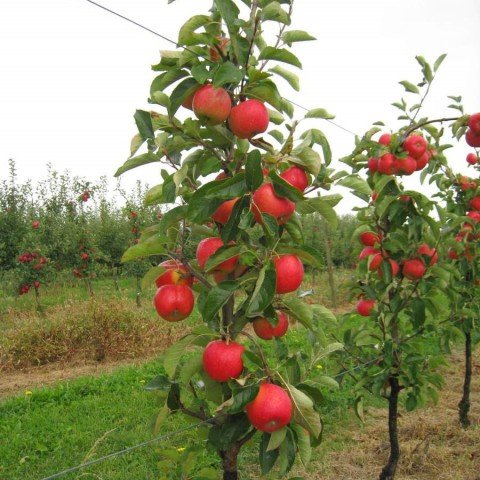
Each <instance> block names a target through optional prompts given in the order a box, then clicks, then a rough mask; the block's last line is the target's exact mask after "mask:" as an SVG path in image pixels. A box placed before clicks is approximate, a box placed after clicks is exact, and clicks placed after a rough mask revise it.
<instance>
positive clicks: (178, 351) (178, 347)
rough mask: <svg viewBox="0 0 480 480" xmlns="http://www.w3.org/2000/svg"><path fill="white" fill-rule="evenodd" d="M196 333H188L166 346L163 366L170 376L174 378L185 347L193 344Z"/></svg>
mask: <svg viewBox="0 0 480 480" xmlns="http://www.w3.org/2000/svg"><path fill="white" fill-rule="evenodd" d="M197 337H198V335H194V334H189V335H186V336H185V337H183V338H182V339H180V340H178V341H177V342H176V343H174V344H173V345H171V346H170V347H168V348H167V349H166V350H165V352H164V357H163V367H164V368H165V372H166V373H167V375H168V376H169V377H170V378H175V372H176V370H177V366H178V364H179V363H180V359H181V358H182V356H183V355H184V354H185V351H186V349H187V348H188V347H189V346H191V345H192V344H193V342H194V341H195V339H196V338H197Z"/></svg>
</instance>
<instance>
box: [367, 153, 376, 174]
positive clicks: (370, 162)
mask: <svg viewBox="0 0 480 480" xmlns="http://www.w3.org/2000/svg"><path fill="white" fill-rule="evenodd" d="M367 168H368V171H369V172H370V173H371V174H372V175H373V174H374V173H375V172H376V171H377V170H378V158H375V157H372V158H369V159H368V162H367Z"/></svg>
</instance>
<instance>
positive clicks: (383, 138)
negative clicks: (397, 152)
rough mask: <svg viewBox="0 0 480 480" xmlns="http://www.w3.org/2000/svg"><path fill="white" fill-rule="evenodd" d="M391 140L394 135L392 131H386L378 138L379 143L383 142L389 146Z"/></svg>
mask: <svg viewBox="0 0 480 480" xmlns="http://www.w3.org/2000/svg"><path fill="white" fill-rule="evenodd" d="M390 140H392V135H391V134H390V133H384V134H383V135H381V136H380V138H379V139H378V143H381V144H382V145H385V146H386V147H388V146H389V145H390Z"/></svg>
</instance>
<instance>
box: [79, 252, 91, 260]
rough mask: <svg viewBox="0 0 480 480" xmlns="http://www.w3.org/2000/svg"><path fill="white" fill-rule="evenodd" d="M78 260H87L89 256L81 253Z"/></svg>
mask: <svg viewBox="0 0 480 480" xmlns="http://www.w3.org/2000/svg"><path fill="white" fill-rule="evenodd" d="M80 258H81V259H82V260H88V259H89V258H90V256H89V255H88V253H82V254H81V255H80Z"/></svg>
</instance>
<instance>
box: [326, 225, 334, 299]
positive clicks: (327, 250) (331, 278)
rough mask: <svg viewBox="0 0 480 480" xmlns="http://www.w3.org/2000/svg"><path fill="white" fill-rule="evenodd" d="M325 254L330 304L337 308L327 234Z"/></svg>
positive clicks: (330, 251) (330, 250)
mask: <svg viewBox="0 0 480 480" xmlns="http://www.w3.org/2000/svg"><path fill="white" fill-rule="evenodd" d="M327 232H328V230H327ZM327 234H328V233H327ZM325 255H326V257H327V267H328V283H329V285H330V294H331V299H332V305H333V308H337V295H336V293H335V279H334V277H333V263H332V248H331V244H330V240H329V239H328V238H327V236H325Z"/></svg>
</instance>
